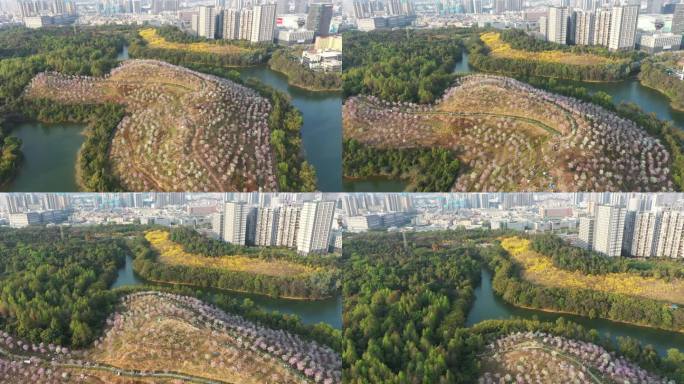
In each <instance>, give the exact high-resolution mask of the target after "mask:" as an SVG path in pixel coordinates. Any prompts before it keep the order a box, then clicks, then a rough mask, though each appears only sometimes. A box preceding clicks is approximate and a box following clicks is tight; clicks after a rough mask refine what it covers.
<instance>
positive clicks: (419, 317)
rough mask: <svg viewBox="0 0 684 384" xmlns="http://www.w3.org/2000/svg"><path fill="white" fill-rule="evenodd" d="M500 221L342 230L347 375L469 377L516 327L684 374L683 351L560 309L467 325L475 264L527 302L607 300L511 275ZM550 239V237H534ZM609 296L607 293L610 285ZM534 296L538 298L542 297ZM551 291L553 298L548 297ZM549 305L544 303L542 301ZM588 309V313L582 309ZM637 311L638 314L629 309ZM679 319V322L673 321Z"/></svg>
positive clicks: (500, 290)
mask: <svg viewBox="0 0 684 384" xmlns="http://www.w3.org/2000/svg"><path fill="white" fill-rule="evenodd" d="M505 234H506V232H504V231H468V230H455V231H438V232H420V233H410V232H407V233H382V232H376V233H373V232H370V233H364V234H357V235H349V236H347V237H346V238H345V243H344V248H343V249H344V250H343V255H344V257H345V263H346V264H347V267H346V268H345V275H344V287H343V292H344V297H345V303H344V317H343V327H344V328H343V329H344V330H343V355H342V358H343V363H344V378H345V382H350V383H367V382H383V383H472V382H476V381H477V378H478V377H479V376H480V375H481V374H482V373H483V370H484V369H485V367H483V366H482V364H481V358H482V354H483V352H484V351H485V347H486V345H487V344H489V343H491V342H493V341H494V340H496V339H498V338H499V337H502V336H506V335H510V334H513V333H517V332H545V333H549V334H553V335H558V336H563V337H566V338H569V339H575V340H582V341H586V342H591V343H595V344H598V345H601V346H603V347H604V348H606V349H607V350H608V351H614V352H616V353H617V354H618V355H622V356H625V357H626V358H628V359H629V360H631V361H633V362H635V363H637V364H639V365H640V366H641V367H642V368H645V369H647V370H650V371H653V372H657V373H659V374H661V375H665V376H667V377H668V378H670V379H674V380H675V382H679V381H681V380H682V379H684V376H683V375H684V359H682V357H683V355H682V353H681V351H678V350H674V349H672V350H670V351H668V354H667V356H666V357H664V358H661V357H660V356H659V355H658V353H657V352H656V351H655V349H654V348H653V347H651V346H642V345H641V344H640V343H639V342H638V341H637V340H635V339H631V338H618V340H617V342H614V341H612V339H611V338H610V337H609V336H601V335H600V334H599V333H598V332H597V331H596V330H589V329H585V328H583V327H582V326H580V325H577V324H575V323H572V322H568V321H566V320H565V319H563V318H562V317H561V318H559V319H558V320H557V321H556V322H554V323H549V322H540V321H538V320H523V319H515V320H487V321H483V322H481V323H478V324H475V325H473V326H472V327H470V328H465V319H466V315H467V313H468V310H469V309H470V306H471V302H472V300H473V290H472V289H473V286H474V285H475V284H476V283H477V282H478V280H479V271H480V268H481V267H483V266H484V267H487V268H492V269H493V270H495V271H496V272H495V276H494V281H493V288H494V290H495V292H496V293H497V294H499V295H501V296H502V297H503V298H504V299H505V300H506V301H509V302H511V303H512V304H515V305H521V306H526V307H534V308H552V309H557V310H568V311H573V309H576V308H575V307H574V306H576V305H580V306H585V307H595V310H597V311H600V310H603V308H605V306H606V305H607V304H609V303H608V302H606V301H605V297H603V296H601V295H600V294H597V293H594V295H589V296H587V293H586V292H579V293H578V292H569V291H562V290H554V289H547V288H541V287H536V286H534V285H532V284H530V283H528V282H525V281H524V280H522V279H521V278H520V277H519V276H518V272H519V271H518V269H517V267H516V266H515V265H514V264H513V263H512V262H511V261H510V259H509V257H508V255H507V253H506V251H505V250H503V248H501V246H500V245H499V244H498V240H497V239H498V238H500V237H501V236H502V235H505ZM542 241H551V238H545V237H542V238H540V242H542ZM608 296H609V295H608ZM540 300H541V301H540ZM553 300H557V303H559V304H550V302H552V301H553ZM621 300H625V301H624V302H622V303H619V304H618V303H617V302H613V304H618V305H616V306H615V307H614V308H613V311H615V312H620V311H623V314H624V315H625V316H646V317H647V318H649V319H653V318H656V317H659V316H661V314H662V306H654V305H651V304H650V303H644V302H638V301H635V302H631V301H629V299H626V298H624V297H623V298H621ZM545 305H548V306H545ZM584 315H585V316H592V315H591V314H584ZM634 318H640V317H633V318H632V319H634ZM680 328H681V327H680Z"/></svg>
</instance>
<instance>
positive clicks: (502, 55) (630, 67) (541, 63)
mask: <svg viewBox="0 0 684 384" xmlns="http://www.w3.org/2000/svg"><path fill="white" fill-rule="evenodd" d="M468 51H469V53H470V56H469V57H468V62H469V64H470V65H471V66H473V67H474V68H475V69H477V70H479V71H482V72H493V73H500V74H508V75H514V76H526V77H529V76H541V77H555V78H561V79H572V80H587V81H615V80H620V79H625V78H627V77H629V76H630V75H633V74H634V73H635V72H636V71H637V70H638V68H639V67H638V64H637V61H638V60H639V59H641V58H642V57H643V56H644V54H643V53H639V52H636V51H631V52H610V51H608V49H607V48H604V47H594V46H567V45H561V44H556V43H552V42H548V41H540V40H538V39H536V38H534V37H532V36H529V35H528V34H527V33H526V32H525V31H522V30H519V29H508V30H504V31H501V32H484V33H480V34H478V33H474V34H473V35H472V36H471V37H470V38H469V40H468Z"/></svg>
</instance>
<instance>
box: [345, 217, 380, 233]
mask: <svg viewBox="0 0 684 384" xmlns="http://www.w3.org/2000/svg"><path fill="white" fill-rule="evenodd" d="M381 227H382V219H381V218H380V216H378V215H365V216H350V217H347V229H348V230H349V231H350V232H365V231H368V230H372V229H378V228H381Z"/></svg>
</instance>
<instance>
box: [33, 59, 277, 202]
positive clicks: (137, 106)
mask: <svg viewBox="0 0 684 384" xmlns="http://www.w3.org/2000/svg"><path fill="white" fill-rule="evenodd" d="M25 97H27V98H29V99H31V98H35V99H48V100H52V101H56V102H60V103H66V104H81V103H86V104H95V103H102V102H112V103H118V104H123V105H125V107H126V116H125V117H124V119H123V120H122V121H121V122H120V123H119V126H118V127H117V129H116V132H115V134H114V137H113V139H112V144H111V150H110V153H109V159H110V162H111V164H112V169H113V172H114V173H115V174H116V176H117V177H118V178H119V179H120V180H121V184H122V186H123V187H124V188H125V189H127V190H135V191H243V190H259V189H261V190H263V191H272V190H276V189H277V182H276V176H275V165H274V160H273V157H274V154H273V151H272V148H271V145H270V129H269V125H268V117H269V113H270V111H271V109H272V107H271V104H270V102H269V101H268V100H267V99H266V98H264V97H261V96H260V95H259V94H258V93H257V92H256V91H254V90H252V89H250V88H247V87H244V86H242V85H239V84H237V83H234V82H232V81H229V80H226V79H222V78H219V77H216V76H211V75H206V74H203V73H199V72H195V71H191V70H188V69H185V68H182V67H178V66H174V65H170V64H167V63H164V62H160V61H153V60H129V61H126V62H124V63H123V64H121V66H119V67H117V68H115V69H114V70H112V71H111V73H110V74H109V75H107V76H105V77H103V78H93V77H82V76H65V75H61V74H58V73H41V74H39V75H38V76H36V77H35V78H34V79H33V80H32V82H31V84H30V85H29V86H28V87H27V89H26V93H25Z"/></svg>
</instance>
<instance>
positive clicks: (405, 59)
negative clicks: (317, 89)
mask: <svg viewBox="0 0 684 384" xmlns="http://www.w3.org/2000/svg"><path fill="white" fill-rule="evenodd" d="M463 36H464V32H463V30H460V29H454V28H447V29H429V30H410V29H401V30H394V31H373V32H368V33H364V32H348V33H345V34H344V35H343V38H344V50H343V68H344V73H343V75H342V89H343V92H344V96H345V97H348V96H352V95H357V94H364V95H373V96H377V97H380V98H381V99H384V100H389V101H411V102H417V103H423V104H428V103H432V102H434V101H435V100H436V99H438V98H439V97H440V96H441V95H442V93H443V92H444V90H445V89H447V88H448V87H449V85H451V83H452V81H453V80H454V76H455V75H454V74H453V73H452V72H453V69H454V65H455V64H456V61H457V60H459V59H460V58H461V53H462V47H461V46H462V37H463Z"/></svg>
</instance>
